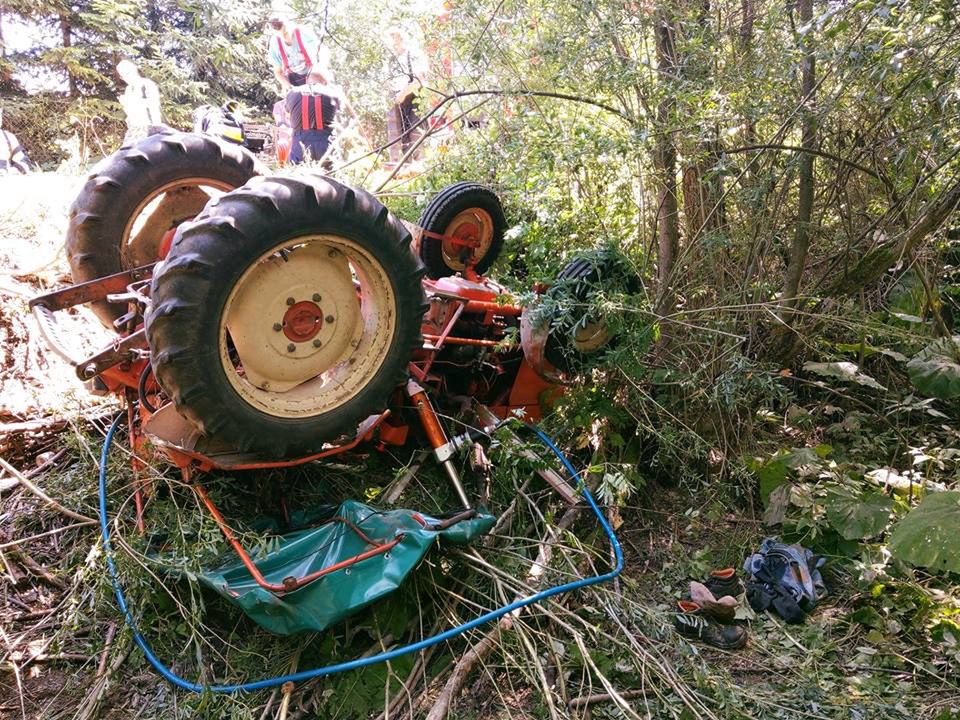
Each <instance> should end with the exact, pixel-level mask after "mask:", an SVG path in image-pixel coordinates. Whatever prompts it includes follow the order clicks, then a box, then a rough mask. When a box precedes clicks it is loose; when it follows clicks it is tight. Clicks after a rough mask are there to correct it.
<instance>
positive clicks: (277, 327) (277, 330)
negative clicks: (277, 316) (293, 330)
mask: <svg viewBox="0 0 960 720" xmlns="http://www.w3.org/2000/svg"><path fill="white" fill-rule="evenodd" d="M273 329H274V330H275V331H276V332H280V331H281V330H283V325H281V324H280V323H274V324H273Z"/></svg>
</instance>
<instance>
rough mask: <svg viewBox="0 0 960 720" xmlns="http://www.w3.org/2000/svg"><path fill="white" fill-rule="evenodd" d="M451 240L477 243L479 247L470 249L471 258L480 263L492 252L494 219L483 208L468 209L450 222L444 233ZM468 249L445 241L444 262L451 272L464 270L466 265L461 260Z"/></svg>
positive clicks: (443, 244) (443, 248) (443, 249)
mask: <svg viewBox="0 0 960 720" xmlns="http://www.w3.org/2000/svg"><path fill="white" fill-rule="evenodd" d="M443 234H444V235H446V236H447V237H449V238H457V239H458V240H470V241H476V242H477V246H476V247H475V248H471V249H470V255H469V257H470V258H471V259H472V260H473V262H474V263H477V262H479V261H480V260H481V259H482V258H483V257H484V256H485V255H486V254H487V252H488V251H489V250H490V246H491V245H492V244H493V218H492V217H490V213H488V212H487V211H486V210H484V209H483V208H468V209H466V210H463V211H461V212H459V213H457V215H456V216H455V217H454V218H453V220H451V221H450V224H449V225H447V229H446V230H445V231H444V233H443ZM465 250H467V248H464V247H462V246H461V245H458V244H456V243H454V242H452V241H451V240H447V239H445V240H443V243H442V251H443V262H444V263H445V264H446V266H447V267H449V268H450V269H451V270H463V269H464V268H465V267H466V263H464V261H463V260H462V259H461V258H463V255H464V252H465Z"/></svg>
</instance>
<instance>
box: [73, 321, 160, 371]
mask: <svg viewBox="0 0 960 720" xmlns="http://www.w3.org/2000/svg"><path fill="white" fill-rule="evenodd" d="M148 355H149V351H148V350H147V332H146V330H144V329H143V328H140V329H139V330H137V331H136V332H135V333H133V334H132V335H128V336H127V337H125V338H122V339H120V340H117V341H116V342H114V343H113V344H112V345H110V347H108V348H106V349H104V350H101V351H100V352H98V353H97V354H96V355H94V356H93V357H90V358H87V359H86V360H82V361H81V362H79V363H77V377H78V378H80V379H81V380H91V379H92V378H94V377H96V376H97V375H99V374H100V373H101V372H103V371H104V370H106V369H107V368H110V367H113V366H114V365H119V364H120V363H123V362H133V361H134V360H139V359H140V358H143V357H147V356H148Z"/></svg>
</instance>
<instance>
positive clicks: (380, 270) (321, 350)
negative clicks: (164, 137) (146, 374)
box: [146, 177, 426, 458]
mask: <svg viewBox="0 0 960 720" xmlns="http://www.w3.org/2000/svg"><path fill="white" fill-rule="evenodd" d="M410 241H411V237H410V233H409V232H408V231H407V230H406V228H405V227H404V226H403V224H402V223H400V222H399V221H398V220H397V219H396V218H395V217H394V216H393V215H391V214H390V213H389V212H388V211H387V209H386V208H385V207H384V206H383V205H381V204H380V203H379V202H378V201H377V200H376V199H375V198H373V197H372V196H371V195H369V194H367V193H365V192H363V191H360V190H355V189H352V188H348V187H345V186H343V185H340V184H338V183H336V182H333V181H332V180H329V179H326V178H321V177H315V178H312V179H310V180H309V181H303V180H299V179H292V178H268V179H263V178H257V179H255V180H253V181H251V182H250V183H248V184H247V185H246V186H244V187H242V188H240V189H238V190H235V191H233V192H231V193H228V194H226V195H224V196H222V197H221V198H220V199H219V200H217V201H214V202H212V203H210V205H208V207H207V208H206V210H204V212H203V213H202V215H201V216H200V217H199V218H197V220H196V221H194V222H192V223H189V224H187V225H184V226H183V227H181V228H180V229H179V230H178V231H177V235H176V236H175V237H174V240H173V246H172V248H171V250H170V253H169V255H168V256H167V258H166V259H165V260H164V261H163V262H162V263H161V264H160V265H159V266H158V269H157V270H156V272H155V274H154V276H153V284H152V288H151V294H152V307H151V310H150V312H149V313H148V314H147V318H146V329H147V340H148V342H149V344H150V351H151V361H152V363H153V368H154V372H155V373H156V377H157V379H158V381H159V382H160V384H161V385H162V386H163V388H164V390H165V391H166V392H167V394H168V395H169V396H170V397H171V398H172V399H173V401H174V403H175V405H176V407H177V410H178V411H179V412H180V413H181V414H182V415H184V416H185V417H187V418H188V419H189V420H191V421H192V422H193V423H194V424H195V425H196V426H197V427H198V428H199V429H200V430H201V432H203V433H204V434H205V435H207V436H211V437H217V438H221V439H224V440H227V441H229V442H230V443H231V444H232V445H233V446H235V447H238V448H240V449H242V450H257V451H260V452H265V453H268V454H269V455H271V456H273V457H277V458H280V457H285V456H289V455H291V454H294V453H309V452H315V451H317V450H319V449H320V448H321V447H322V446H323V444H324V443H326V442H330V441H332V440H334V439H335V438H337V437H339V436H340V435H342V434H344V433H348V432H352V431H354V430H355V429H356V427H357V424H358V422H359V421H361V420H362V419H364V418H365V417H367V416H369V415H372V414H374V413H377V412H379V411H380V410H382V409H383V407H384V406H385V405H386V403H387V400H388V399H389V397H390V394H391V392H392V391H393V389H394V388H395V387H396V386H397V384H398V383H399V382H401V381H402V380H403V379H404V378H405V377H406V372H407V363H408V362H409V361H410V358H411V356H412V353H413V350H414V349H415V348H416V347H418V346H419V345H420V343H421V337H420V325H421V317H422V315H423V312H424V310H425V308H426V305H425V301H424V295H423V288H422V286H421V284H420V278H421V277H422V275H423V271H422V268H421V266H420V263H419V262H418V261H417V259H416V257H415V256H414V255H413V254H412V253H411V252H410V248H409V245H410Z"/></svg>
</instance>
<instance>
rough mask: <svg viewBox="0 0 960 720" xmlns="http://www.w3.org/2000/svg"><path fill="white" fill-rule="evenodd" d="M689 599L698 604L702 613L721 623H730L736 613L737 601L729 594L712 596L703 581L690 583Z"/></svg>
mask: <svg viewBox="0 0 960 720" xmlns="http://www.w3.org/2000/svg"><path fill="white" fill-rule="evenodd" d="M690 600H691V601H693V602H695V603H696V604H697V605H699V606H700V608H701V610H702V611H703V614H704V615H706V616H707V617H711V618H713V619H714V620H719V621H720V622H721V623H724V624H728V623H732V622H733V619H734V617H735V616H736V614H737V608H738V607H739V606H740V603H739V601H738V600H737V599H736V598H735V597H733V596H731V595H724V596H723V597H722V598H716V597H714V595H713V593H712V592H710V590H709V589H708V588H707V586H706V585H704V584H703V583H698V582H691V583H690Z"/></svg>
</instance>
